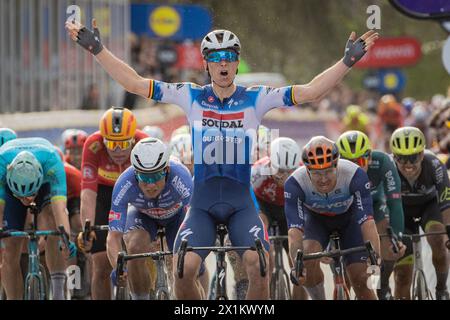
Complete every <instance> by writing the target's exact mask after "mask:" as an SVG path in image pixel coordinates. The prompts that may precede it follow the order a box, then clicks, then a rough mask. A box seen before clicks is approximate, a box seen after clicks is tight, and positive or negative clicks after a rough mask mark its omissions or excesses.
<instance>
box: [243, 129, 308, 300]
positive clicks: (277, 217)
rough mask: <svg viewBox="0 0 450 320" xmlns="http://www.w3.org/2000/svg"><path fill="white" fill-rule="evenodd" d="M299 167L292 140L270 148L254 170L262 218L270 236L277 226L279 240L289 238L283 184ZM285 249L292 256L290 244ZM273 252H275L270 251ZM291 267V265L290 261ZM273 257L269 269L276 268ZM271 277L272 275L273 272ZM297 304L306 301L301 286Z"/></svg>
mask: <svg viewBox="0 0 450 320" xmlns="http://www.w3.org/2000/svg"><path fill="white" fill-rule="evenodd" d="M299 166H300V148H299V147H298V145H297V143H296V142H295V141H294V140H292V139H291V138H287V137H280V138H277V139H275V140H273V141H272V143H271V144H270V157H269V156H265V157H264V158H262V159H260V160H258V161H257V162H256V163H255V164H254V165H253V166H252V180H251V181H252V187H253V191H254V192H255V195H256V199H257V201H258V205H259V208H260V212H261V213H260V216H261V219H262V220H263V222H264V225H265V226H266V228H267V229H268V231H269V232H270V226H272V225H273V223H276V224H277V225H278V228H279V235H280V236H287V234H288V230H287V224H286V216H285V214H284V183H285V182H286V180H287V178H288V177H289V176H290V175H291V174H292V173H293V172H294V171H295V169H297V168H298V167H299ZM283 246H284V249H285V250H286V253H287V255H288V256H289V244H288V241H287V240H286V241H283ZM270 249H271V250H273V248H272V247H271V248H270ZM289 263H290V264H291V265H292V261H289ZM273 264H274V261H273V257H272V255H271V258H270V268H269V270H270V271H272V268H273ZM270 273H272V272H270ZM292 293H293V294H292V298H293V299H294V300H299V299H302V300H303V299H305V298H306V297H305V292H304V289H303V287H302V286H294V287H293V292H292Z"/></svg>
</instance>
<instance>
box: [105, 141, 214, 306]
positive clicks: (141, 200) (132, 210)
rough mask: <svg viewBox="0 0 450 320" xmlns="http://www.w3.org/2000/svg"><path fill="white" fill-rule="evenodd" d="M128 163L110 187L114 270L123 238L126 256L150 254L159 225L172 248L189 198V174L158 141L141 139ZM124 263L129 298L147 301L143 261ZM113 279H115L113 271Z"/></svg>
mask: <svg viewBox="0 0 450 320" xmlns="http://www.w3.org/2000/svg"><path fill="white" fill-rule="evenodd" d="M130 159H131V164H132V166H130V167H129V168H128V169H127V170H125V171H124V172H123V173H122V174H121V175H120V177H119V179H118V180H117V182H116V184H115V186H114V190H113V196H112V204H111V211H110V213H109V229H110V231H109V233H108V238H107V251H108V258H109V261H110V263H111V265H112V266H113V267H114V268H115V266H116V262H117V255H118V253H119V251H120V250H121V239H122V236H123V235H124V240H125V244H126V247H127V253H128V254H136V253H144V252H150V251H152V250H151V247H150V244H151V242H152V241H155V240H156V238H157V234H156V231H157V230H158V227H159V226H162V227H165V230H166V231H165V232H166V240H167V244H168V246H169V250H172V249H173V243H174V240H175V236H176V234H177V232H178V229H179V227H180V225H181V223H182V222H183V219H184V217H185V214H186V212H187V210H188V209H189V201H190V199H191V195H192V176H191V174H190V172H189V170H188V169H187V168H186V167H185V166H184V165H182V164H181V163H179V162H178V161H173V160H170V149H169V148H168V147H167V146H166V145H164V143H162V142H161V141H160V140H159V139H155V138H145V139H142V140H140V141H139V142H138V143H137V144H136V145H135V146H134V148H133V150H132V151H131V155H130ZM127 265H128V278H129V280H130V287H131V296H132V298H133V299H134V300H148V299H149V292H150V279H149V275H148V270H147V268H146V266H145V260H142V259H137V260H132V261H129V262H128V264H127ZM203 270H204V267H203ZM201 274H203V272H201ZM112 278H113V279H114V280H113V281H116V274H115V269H114V270H113V274H112ZM197 285H198V286H200V284H199V283H197ZM206 289H207V287H206Z"/></svg>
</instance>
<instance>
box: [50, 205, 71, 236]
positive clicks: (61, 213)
mask: <svg viewBox="0 0 450 320" xmlns="http://www.w3.org/2000/svg"><path fill="white" fill-rule="evenodd" d="M51 206H52V211H53V216H54V217H55V223H56V226H60V225H63V226H64V229H65V230H66V232H67V234H70V225H69V215H68V214H67V202H66V200H63V199H58V200H52V202H51Z"/></svg>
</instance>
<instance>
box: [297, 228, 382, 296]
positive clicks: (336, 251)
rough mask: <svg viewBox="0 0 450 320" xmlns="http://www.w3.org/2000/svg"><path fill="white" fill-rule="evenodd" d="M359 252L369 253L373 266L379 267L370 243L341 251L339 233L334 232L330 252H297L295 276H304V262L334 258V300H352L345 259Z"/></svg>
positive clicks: (332, 267)
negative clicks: (346, 275)
mask: <svg viewBox="0 0 450 320" xmlns="http://www.w3.org/2000/svg"><path fill="white" fill-rule="evenodd" d="M359 252H367V253H368V255H369V259H370V263H371V264H372V265H377V258H376V254H375V251H374V250H373V247H372V244H371V243H370V241H366V242H365V244H364V246H359V247H354V248H349V249H345V250H341V244H340V236H339V233H338V232H332V233H331V235H330V246H329V250H326V251H323V252H315V253H310V254H304V253H303V251H302V250H300V249H299V250H298V251H297V256H296V258H295V276H296V278H297V279H298V278H299V277H300V275H302V274H303V269H304V261H307V260H314V259H321V258H333V262H332V263H331V265H330V266H331V270H332V272H333V279H334V290H333V299H334V300H350V291H349V289H348V286H347V284H346V282H345V273H344V261H343V257H344V256H346V255H349V254H353V253H359Z"/></svg>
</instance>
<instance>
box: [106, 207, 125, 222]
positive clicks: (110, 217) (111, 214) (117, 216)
mask: <svg viewBox="0 0 450 320" xmlns="http://www.w3.org/2000/svg"><path fill="white" fill-rule="evenodd" d="M121 217H122V214H121V213H120V212H115V211H113V210H110V211H109V214H108V221H109V222H112V221H115V220H120V218H121Z"/></svg>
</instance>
